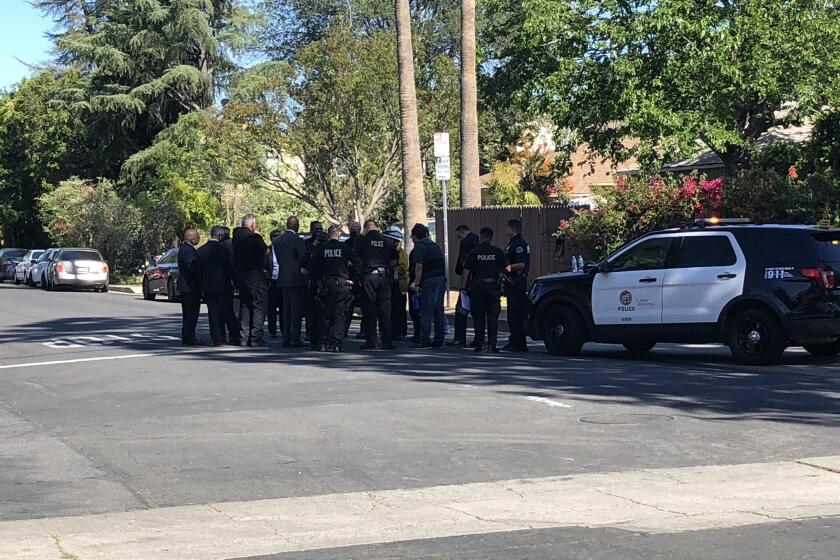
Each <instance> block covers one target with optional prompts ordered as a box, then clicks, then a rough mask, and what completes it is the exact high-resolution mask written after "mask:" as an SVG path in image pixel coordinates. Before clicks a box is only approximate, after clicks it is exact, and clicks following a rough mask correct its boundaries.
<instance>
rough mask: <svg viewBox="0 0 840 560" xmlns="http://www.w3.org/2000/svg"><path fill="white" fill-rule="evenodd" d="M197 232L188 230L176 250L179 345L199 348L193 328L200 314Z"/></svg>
mask: <svg viewBox="0 0 840 560" xmlns="http://www.w3.org/2000/svg"><path fill="white" fill-rule="evenodd" d="M198 241H199V236H198V232H197V231H196V230H194V229H188V230H187V231H185V232H184V242H183V243H182V244H181V247H180V248H179V249H178V292H179V293H180V294H181V344H183V345H184V346H201V345H202V344H203V343H202V342H200V341H199V340H198V338H196V336H195V326H196V325H197V324H198V315H199V313H201V265H200V263H199V261H198V251H196V250H195V246H196V245H198Z"/></svg>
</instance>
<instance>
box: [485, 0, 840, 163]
mask: <svg viewBox="0 0 840 560" xmlns="http://www.w3.org/2000/svg"><path fill="white" fill-rule="evenodd" d="M488 12H489V13H490V14H491V15H490V16H489V18H490V21H491V25H490V29H489V31H488V33H487V34H486V37H488V38H489V41H490V52H491V53H492V56H493V57H494V59H495V61H496V63H497V67H496V72H495V76H494V79H493V80H492V82H491V83H492V87H493V88H494V90H495V95H496V96H497V101H498V102H500V103H499V105H498V106H502V105H501V103H510V102H516V103H518V104H519V105H520V107H523V106H524V107H530V108H537V109H540V110H546V111H547V112H548V113H550V114H551V115H552V116H553V117H554V118H555V120H556V121H557V122H559V123H562V124H563V125H564V126H568V127H571V128H574V129H577V130H578V131H580V133H581V135H582V137H583V139H584V140H585V141H587V142H589V144H590V145H591V146H593V147H594V148H596V149H598V150H600V151H602V152H603V153H606V154H607V155H615V156H617V157H619V158H624V157H626V156H627V155H628V153H629V152H632V153H634V154H635V155H637V156H638V157H639V158H640V159H641V160H642V162H643V163H645V164H647V165H652V164H654V163H656V162H658V161H661V160H663V159H670V158H675V157H680V156H686V155H690V154H691V153H693V152H694V151H695V150H696V144H695V142H696V140H697V139H700V140H702V141H703V142H704V143H705V144H706V145H707V146H709V148H711V149H712V150H713V151H714V152H715V153H716V154H718V155H719V156H720V157H721V159H722V160H723V162H724V164H725V166H726V168H727V170H728V171H729V172H730V173H734V172H736V171H737V170H739V169H744V168H747V167H749V166H750V164H751V161H752V158H753V154H754V146H755V141H756V140H757V139H758V138H759V136H761V134H763V133H764V132H766V131H767V130H768V129H770V128H771V127H773V126H776V125H778V124H784V123H785V122H793V121H795V120H797V119H799V118H801V117H802V116H804V115H809V114H813V113H815V112H817V111H819V110H820V108H822V107H823V106H825V104H827V103H830V102H832V101H833V102H834V103H837V101H838V99H840V96H838V93H839V92H840V81H838V71H840V48H838V45H840V9H839V8H838V6H837V5H836V3H834V2H824V1H822V0H820V1H812V0H809V1H798V2H789V1H782V0H720V1H703V2H698V1H695V0H632V1H629V2H628V1H624V0H621V1H619V0H583V1H580V2H570V1H567V0H564V1H559V2H555V1H546V0H526V1H525V2H521V3H519V2H513V1H512V0H490V3H489V6H488ZM782 109H786V110H785V111H782ZM628 138H640V139H641V143H639V144H638V145H636V146H634V147H632V148H628V147H627V146H626V144H624V143H622V140H626V139H628Z"/></svg>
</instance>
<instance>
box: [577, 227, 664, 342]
mask: <svg viewBox="0 0 840 560" xmlns="http://www.w3.org/2000/svg"><path fill="white" fill-rule="evenodd" d="M672 242H673V236H654V237H646V238H644V239H642V240H639V241H638V242H636V243H635V244H633V245H630V246H629V247H627V248H626V249H624V250H623V251H621V252H620V253H618V254H616V255H615V256H612V257H610V258H609V259H608V260H607V261H606V267H605V269H606V272H598V273H597V274H596V275H595V280H594V281H593V283H592V318H593V319H594V321H595V324H596V325H599V326H600V325H629V324H641V325H656V324H660V323H662V284H663V280H664V279H665V266H666V264H665V263H666V261H667V259H668V252H669V250H670V248H671V245H672Z"/></svg>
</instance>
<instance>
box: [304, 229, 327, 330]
mask: <svg viewBox="0 0 840 560" xmlns="http://www.w3.org/2000/svg"><path fill="white" fill-rule="evenodd" d="M324 237H325V235H324V226H323V224H322V223H321V222H319V221H318V220H313V221H311V222H309V237H307V238H306V239H304V241H303V243H304V245H305V246H306V254H305V255H304V258H303V260H304V261H305V262H307V263H308V262H309V260H310V259H311V258H312V253H313V252H314V251H315V245H316V244H317V243H318V242H319V240H323V242H324V243H326V239H323V238H324ZM303 269H304V270H303V272H304V274H305V275H306V298H305V299H304V302H303V316H304V317H305V318H306V338H308V339H309V342H310V345H315V344H316V341H317V339H318V337H317V336H315V335H313V333H314V332H315V330H316V329H317V328H318V319H317V318H316V315H317V314H318V309H317V306H316V305H315V299H316V295H317V292H318V287H317V286H316V285H315V284H314V283H313V282H312V277H311V275H310V274H309V266H308V265H303Z"/></svg>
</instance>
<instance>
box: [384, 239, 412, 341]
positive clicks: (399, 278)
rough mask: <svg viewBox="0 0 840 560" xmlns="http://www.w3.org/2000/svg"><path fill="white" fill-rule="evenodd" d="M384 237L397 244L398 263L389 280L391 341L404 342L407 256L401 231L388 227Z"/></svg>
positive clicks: (406, 319) (406, 323)
mask: <svg viewBox="0 0 840 560" xmlns="http://www.w3.org/2000/svg"><path fill="white" fill-rule="evenodd" d="M385 235H387V236H388V237H390V238H392V239H393V240H394V241H396V242H397V255H398V257H399V258H398V262H397V266H396V267H395V268H394V275H393V277H392V279H391V331H392V333H393V336H392V338H393V340H394V341H398V340H405V337H406V335H407V334H408V314H407V311H406V302H407V301H408V299H407V297H406V294H407V293H408V255H407V254H406V252H405V249H403V247H402V240H403V234H402V230H401V229H400V228H399V227H398V226H396V225H392V226H388V227H387V228H386V229H385Z"/></svg>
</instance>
